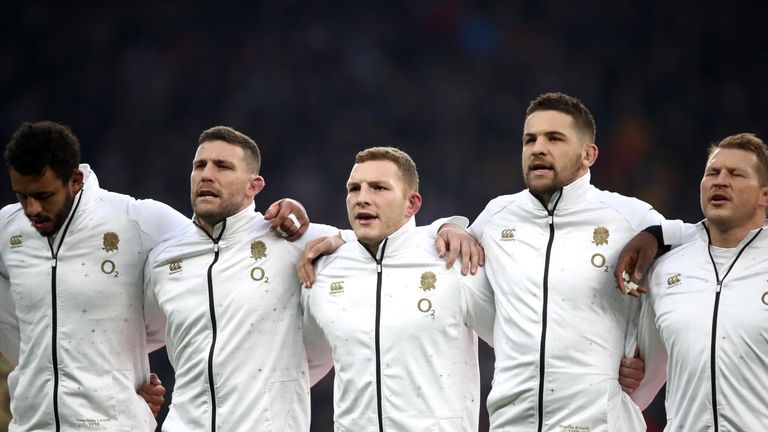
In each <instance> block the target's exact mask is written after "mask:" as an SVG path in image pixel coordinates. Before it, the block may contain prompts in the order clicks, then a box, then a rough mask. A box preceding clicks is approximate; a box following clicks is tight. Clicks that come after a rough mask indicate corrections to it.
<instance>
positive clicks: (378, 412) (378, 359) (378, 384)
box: [360, 238, 389, 432]
mask: <svg viewBox="0 0 768 432" xmlns="http://www.w3.org/2000/svg"><path fill="white" fill-rule="evenodd" d="M388 240H389V238H386V239H384V242H383V243H382V244H381V253H379V257H378V258H376V255H374V254H373V253H372V252H371V251H370V250H368V248H367V247H366V245H365V244H364V243H363V242H360V244H362V245H363V247H364V248H365V250H367V251H368V253H369V254H371V257H372V258H373V260H374V261H376V324H375V330H374V346H375V351H376V416H377V420H378V422H379V432H382V431H384V416H383V414H382V412H381V411H382V398H381V337H380V335H381V282H382V264H381V262H382V260H383V259H384V251H386V249H387V241H388Z"/></svg>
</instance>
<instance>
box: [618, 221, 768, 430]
mask: <svg viewBox="0 0 768 432" xmlns="http://www.w3.org/2000/svg"><path fill="white" fill-rule="evenodd" d="M696 228H697V234H698V235H697V236H696V238H695V239H693V241H690V242H688V243H686V244H684V245H683V246H680V247H677V248H675V249H673V250H672V251H670V252H667V253H666V254H665V255H664V256H662V257H661V258H659V259H658V260H657V261H656V264H655V265H654V267H653V268H652V269H651V271H650V272H649V285H650V294H649V295H648V296H643V300H644V303H643V310H642V314H641V321H640V323H641V326H640V334H639V342H640V353H641V355H642V356H643V357H644V358H645V379H643V381H642V383H641V384H640V386H639V387H638V388H637V390H636V391H635V392H634V393H633V394H632V398H633V399H635V400H637V401H638V403H639V404H641V406H645V405H647V404H648V403H650V401H651V400H652V399H653V397H654V396H655V395H656V393H657V392H658V390H659V388H660V387H661V386H662V384H664V379H665V377H667V375H668V382H667V395H666V407H667V426H666V429H665V430H667V431H679V430H682V431H686V432H687V431H691V432H699V431H715V432H725V431H729V432H730V431H750V432H751V431H763V430H766V429H767V428H768V396H767V395H766V388H768V259H766V257H768V229H767V228H768V225H766V226H764V227H763V228H762V229H757V230H753V231H752V232H750V233H749V234H748V235H747V236H746V238H745V239H744V240H743V241H742V242H741V243H740V244H739V245H738V246H737V247H736V248H733V249H726V250H723V249H720V250H718V249H717V248H715V247H712V257H714V258H715V262H718V264H717V265H715V264H713V261H712V258H711V256H710V250H709V249H710V247H709V238H708V235H707V232H706V230H705V228H704V225H703V224H702V223H699V224H697V225H696ZM718 256H720V257H721V259H718ZM667 353H669V361H668V363H667Z"/></svg>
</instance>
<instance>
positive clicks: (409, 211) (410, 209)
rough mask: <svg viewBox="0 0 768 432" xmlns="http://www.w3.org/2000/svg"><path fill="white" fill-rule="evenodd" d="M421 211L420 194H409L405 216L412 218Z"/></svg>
mask: <svg viewBox="0 0 768 432" xmlns="http://www.w3.org/2000/svg"><path fill="white" fill-rule="evenodd" d="M419 210H421V195H419V193H418V192H410V193H408V206H407V207H406V208H405V216H406V217H411V216H413V215H415V214H416V213H418V212H419Z"/></svg>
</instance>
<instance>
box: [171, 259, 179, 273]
mask: <svg viewBox="0 0 768 432" xmlns="http://www.w3.org/2000/svg"><path fill="white" fill-rule="evenodd" d="M181 270H182V269H181V260H179V261H174V262H172V263H170V264H168V271H170V272H171V273H178V272H180V271H181Z"/></svg>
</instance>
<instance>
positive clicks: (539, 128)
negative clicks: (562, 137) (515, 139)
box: [523, 111, 574, 135]
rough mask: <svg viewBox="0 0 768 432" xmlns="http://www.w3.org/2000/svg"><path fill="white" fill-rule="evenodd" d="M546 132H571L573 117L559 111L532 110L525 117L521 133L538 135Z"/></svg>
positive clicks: (572, 131) (572, 130) (572, 129)
mask: <svg viewBox="0 0 768 432" xmlns="http://www.w3.org/2000/svg"><path fill="white" fill-rule="evenodd" d="M547 132H561V133H564V134H565V133H571V134H573V133H574V127H573V117H571V116H570V115H569V114H566V113H562V112H560V111H534V112H532V113H531V115H529V116H528V117H527V118H526V119H525V125H524V126H523V133H525V134H535V135H539V134H542V133H547Z"/></svg>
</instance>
